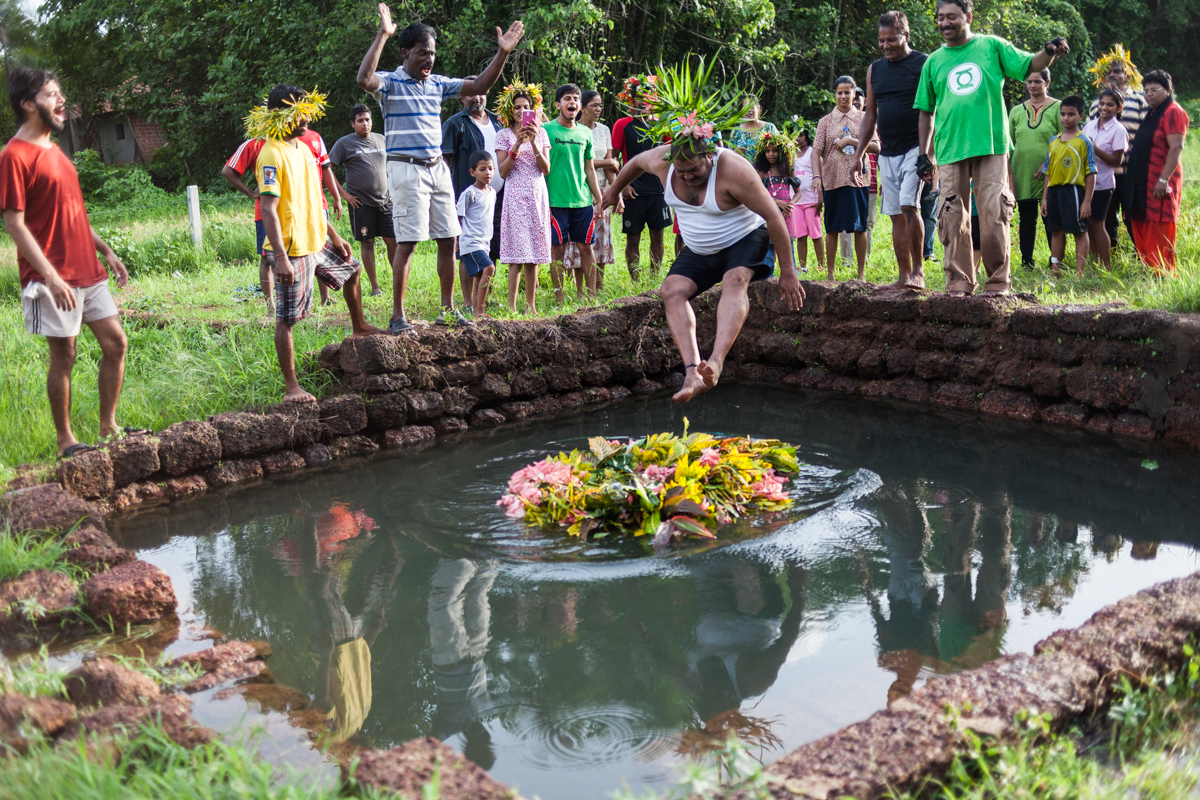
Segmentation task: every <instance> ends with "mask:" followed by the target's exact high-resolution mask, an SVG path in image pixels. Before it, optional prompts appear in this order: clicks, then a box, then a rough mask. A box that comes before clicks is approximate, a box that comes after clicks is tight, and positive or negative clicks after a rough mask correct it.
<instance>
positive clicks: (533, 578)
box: [116, 390, 1200, 797]
mask: <svg viewBox="0 0 1200 800" xmlns="http://www.w3.org/2000/svg"><path fill="white" fill-rule="evenodd" d="M713 397H714V401H713V402H711V403H710V404H709V405H708V406H705V407H704V408H701V409H698V410H692V409H689V412H690V414H691V416H692V429H693V430H698V429H707V430H717V431H722V430H723V431H737V432H747V433H751V434H752V435H761V436H768V435H769V436H778V437H780V438H785V439H789V440H791V441H796V442H799V443H801V444H802V445H803V446H804V450H803V455H804V457H805V458H806V460H807V461H808V462H809V466H808V467H807V468H806V470H805V472H804V474H802V475H801V476H800V477H799V478H798V480H797V481H796V482H795V486H796V489H795V491H796V492H798V495H799V498H800V500H801V501H802V502H801V503H800V504H799V505H798V508H797V510H796V512H795V513H793V514H790V515H784V516H781V517H777V518H775V519H772V520H766V521H760V522H759V524H756V525H752V526H747V527H746V528H745V529H744V530H740V531H739V535H741V536H742V537H743V538H742V539H741V540H740V541H739V542H738V543H736V544H735V545H733V546H725V547H718V548H715V549H711V550H707V551H696V552H691V553H689V554H685V555H680V554H675V555H674V556H667V557H662V556H650V557H638V558H634V559H631V558H629V556H631V555H638V554H640V553H641V552H642V551H641V550H640V549H639V545H638V544H636V543H635V544H633V545H617V546H609V545H606V546H605V547H595V548H592V549H591V550H588V551H578V552H575V553H574V554H573V555H571V554H569V553H567V552H566V551H565V550H562V549H559V550H555V547H560V546H559V545H557V543H555V544H550V545H548V544H545V543H546V539H547V537H546V536H544V535H543V534H538V533H534V532H528V531H525V530H524V529H522V528H520V527H519V526H516V525H515V524H513V523H511V522H510V521H507V520H505V519H504V518H503V516H502V515H501V514H500V513H499V511H498V510H497V509H495V508H494V505H493V504H494V502H495V498H496V497H497V496H498V495H499V492H500V491H501V487H502V486H503V485H504V482H505V481H506V480H507V478H508V476H509V475H510V474H511V472H512V471H513V470H514V469H516V468H517V467H519V466H521V465H522V464H524V463H526V462H527V461H529V460H531V459H533V458H536V457H539V456H540V455H542V454H543V453H544V452H545V451H546V449H547V448H548V447H550V448H554V449H556V447H554V445H551V444H548V443H552V442H562V441H569V440H571V439H572V438H574V437H579V436H584V435H589V434H594V433H595V432H596V431H598V430H599V431H603V432H605V433H608V434H609V435H616V434H622V433H627V432H629V431H636V430H665V429H678V428H680V427H681V424H680V422H679V420H677V419H673V418H672V414H674V411H673V410H672V409H666V408H660V407H656V406H653V405H645V406H642V405H630V406H626V407H624V408H623V409H621V408H618V409H615V410H608V411H604V412H594V413H590V414H588V415H582V416H580V417H576V418H568V419H563V420H556V421H554V422H549V423H542V424H541V425H540V426H533V427H527V428H524V429H517V430H510V431H505V432H502V433H501V435H498V436H495V437H484V436H471V437H469V438H468V439H466V440H463V441H461V442H460V443H458V444H453V443H450V444H444V445H440V446H438V447H435V448H433V449H431V450H429V451H427V452H425V453H421V454H419V455H415V456H411V457H409V458H406V459H396V460H387V459H381V460H377V461H375V462H373V463H372V466H370V467H369V468H367V469H362V470H358V471H351V472H336V471H335V472H327V473H323V474H320V475H316V476H308V477H304V478H302V479H299V480H296V481H293V482H290V483H284V484H276V485H273V486H269V487H263V488H259V489H251V490H247V491H244V492H240V493H236V494H232V495H228V496H226V497H213V498H208V499H205V500H202V501H200V502H197V503H193V504H190V505H180V506H177V507H174V508H169V509H164V510H160V511H158V512H154V513H151V514H147V515H144V516H143V517H139V518H134V519H132V520H129V521H127V522H124V523H122V524H120V525H119V526H118V530H117V531H116V533H117V535H118V536H119V537H120V538H121V539H122V541H123V542H124V543H126V545H127V546H140V547H144V548H147V550H146V551H145V552H144V553H143V555H144V556H145V557H148V558H150V559H151V560H154V559H156V558H168V557H170V555H169V554H170V553H171V552H173V551H172V550H171V548H169V547H168V548H163V549H162V550H161V551H159V550H155V548H156V547H158V546H159V545H161V544H163V543H166V542H170V541H177V539H176V537H200V538H198V539H196V540H195V541H196V544H195V547H194V548H193V549H192V550H191V551H190V552H191V556H190V558H191V561H189V562H188V563H187V564H182V565H176V571H177V572H178V571H179V570H182V571H184V572H186V573H187V574H188V575H189V576H190V577H191V581H192V586H191V591H192V596H193V597H194V603H195V608H196V610H197V611H198V612H199V613H200V614H201V615H202V616H203V617H204V618H205V619H206V620H207V621H208V622H209V623H210V624H212V625H214V626H215V627H217V628H219V629H220V630H222V631H223V632H224V633H225V634H226V635H228V636H230V637H237V638H246V639H266V640H269V641H271V642H272V643H273V644H274V645H275V654H274V655H273V656H272V658H271V661H270V664H271V669H272V672H273V673H274V675H275V676H276V678H277V679H278V680H279V681H281V682H283V683H286V684H289V685H291V686H295V687H298V688H300V689H302V690H304V691H306V692H310V693H311V695H312V699H313V702H314V703H315V704H316V705H318V706H320V707H321V708H323V709H326V713H327V715H328V717H329V734H328V736H329V739H330V740H332V741H342V740H345V741H347V742H350V743H360V744H368V745H371V746H375V747H388V746H392V745H395V744H399V743H401V742H403V741H407V740H408V739H411V738H414V737H416V736H424V735H434V736H438V737H440V738H443V739H449V740H451V741H453V742H455V743H456V744H457V746H458V747H459V748H460V749H463V750H464V751H465V752H466V754H467V755H468V756H469V757H470V758H471V759H473V760H474V761H476V762H477V763H479V764H481V765H482V766H484V767H485V768H489V769H494V770H495V771H496V774H497V775H498V776H499V777H500V778H501V779H502V780H507V781H510V782H516V783H518V784H519V785H520V788H521V790H522V792H523V793H525V794H532V793H541V794H543V795H544V796H555V797H571V796H575V797H592V796H596V797H599V796H603V795H605V794H606V793H607V792H608V791H610V790H611V789H613V788H616V783H615V777H614V776H615V775H618V774H619V775H622V776H624V777H631V776H633V775H635V774H641V775H643V776H644V775H647V774H649V773H647V772H646V770H645V769H644V768H643V766H639V765H646V764H647V763H659V762H661V761H662V760H664V759H669V758H671V757H672V754H688V753H696V752H699V751H702V750H704V749H706V748H708V747H711V746H712V745H713V744H714V743H715V742H717V741H718V740H719V739H720V738H721V737H722V736H724V735H725V734H726V733H727V732H728V731H731V730H733V731H737V732H738V733H739V735H741V736H743V737H744V738H748V739H750V740H751V741H753V742H755V743H757V744H758V745H759V746H760V747H761V748H762V750H763V756H764V758H774V757H777V756H778V755H779V754H780V753H781V752H782V750H783V749H784V748H785V747H791V746H795V745H796V744H798V743H799V742H798V741H797V740H796V739H797V737H799V736H805V737H807V738H811V737H812V735H814V734H815V735H819V734H820V733H823V732H827V731H828V730H831V729H833V728H836V727H838V726H840V725H842V724H845V723H848V722H850V721H853V719H855V718H857V717H859V716H861V715H862V709H863V708H866V709H868V710H869V709H870V708H877V707H881V706H883V705H884V704H885V703H887V702H891V701H892V700H894V699H895V698H897V697H899V696H902V695H903V694H905V693H907V692H909V691H911V690H912V688H913V687H914V686H915V685H917V684H918V683H919V682H920V681H921V680H922V678H924V677H927V676H929V675H930V674H934V673H945V672H949V671H952V670H955V669H960V668H963V667H966V666H971V665H975V664H978V663H982V662H983V661H986V660H988V659H991V658H994V657H996V656H997V655H999V654H1000V653H1002V652H1004V651H1005V648H1006V637H1008V636H1009V635H1010V631H1011V630H1012V628H1013V626H1014V625H1023V624H1025V623H1026V621H1032V624H1035V626H1036V627H1037V630H1041V631H1042V634H1041V635H1045V634H1046V633H1049V632H1050V631H1052V630H1054V629H1055V628H1057V627H1061V623H1060V617H1061V615H1062V614H1064V613H1065V611H1066V610H1068V609H1070V608H1072V607H1073V606H1072V603H1073V602H1074V598H1075V597H1076V595H1077V593H1078V592H1079V591H1080V588H1081V587H1082V586H1084V585H1085V584H1086V582H1087V580H1088V578H1089V573H1090V572H1091V571H1093V570H1096V569H1098V568H1099V567H1100V566H1101V565H1105V564H1108V563H1109V561H1110V560H1111V561H1112V563H1114V564H1115V565H1117V566H1118V567H1121V568H1122V569H1124V568H1127V566H1128V565H1133V564H1134V563H1135V561H1137V563H1148V562H1147V560H1149V559H1154V558H1155V556H1156V554H1160V552H1161V553H1166V554H1168V555H1165V556H1162V557H1161V558H1160V561H1161V560H1166V559H1167V558H1168V557H1169V558H1171V559H1175V560H1178V553H1179V551H1178V549H1174V550H1173V549H1171V548H1170V547H1166V548H1165V549H1163V550H1161V551H1160V544H1159V541H1157V540H1156V539H1155V538H1154V537H1155V535H1166V536H1170V537H1172V538H1175V539H1181V538H1187V536H1188V535H1190V534H1185V533H1184V532H1185V531H1190V525H1191V522H1190V520H1191V519H1194V518H1195V512H1196V511H1197V510H1200V509H1196V508H1193V506H1194V505H1195V504H1196V503H1197V500H1196V498H1197V496H1200V492H1198V493H1192V494H1191V495H1187V494H1186V493H1182V494H1181V493H1179V492H1172V491H1169V490H1166V489H1163V488H1161V487H1157V486H1156V485H1155V484H1149V483H1145V482H1144V476H1142V475H1140V474H1138V473H1136V472H1134V473H1130V472H1129V471H1128V469H1127V468H1126V467H1125V466H1124V465H1123V464H1124V462H1122V461H1121V457H1122V456H1121V452H1120V451H1119V450H1116V449H1114V448H1113V447H1112V446H1111V445H1110V444H1108V443H1102V444H1100V445H1093V444H1087V443H1085V444H1080V443H1079V442H1072V443H1071V444H1070V447H1071V448H1074V452H1073V455H1072V456H1071V458H1070V459H1067V462H1066V463H1064V461H1063V459H1064V458H1065V457H1064V456H1063V455H1062V453H1061V449H1062V447H1063V444H1062V442H1061V441H1059V440H1054V439H1051V438H1050V437H1046V436H1044V435H1038V436H1032V438H1026V439H1021V438H1020V437H1019V436H1008V437H1007V438H1005V439H1004V440H1000V439H997V438H996V437H994V436H989V435H987V431H981V430H978V429H973V428H971V427H970V426H969V425H965V424H964V425H963V426H961V427H960V429H958V430H957V431H955V433H954V435H953V436H949V435H947V434H945V432H944V431H943V430H942V428H943V427H944V426H943V421H940V420H939V421H937V424H933V423H928V422H926V421H923V420H922V418H920V417H917V416H914V415H912V414H911V413H908V412H904V413H901V412H894V413H893V412H889V411H886V410H882V411H881V410H880V409H878V407H871V408H867V409H864V408H863V407H861V406H856V405H854V404H845V403H842V404H837V403H833V404H815V405H812V406H804V414H803V415H802V416H800V417H797V416H796V414H795V413H794V412H793V413H785V412H784V411H783V410H781V408H782V406H781V405H779V404H772V403H770V402H767V401H773V400H780V399H781V398H784V399H787V400H788V401H789V402H792V403H794V402H795V400H794V398H793V397H791V396H790V395H780V396H776V395H772V394H771V393H768V392H762V391H760V390H755V391H754V393H753V394H748V393H746V392H744V391H743V392H726V393H725V394H723V395H722V394H714V395H713ZM781 402H782V401H781ZM742 403H746V405H747V407H748V408H751V409H752V411H749V412H747V413H745V414H743V413H742V412H741V411H740V410H739V409H740V406H741V404H742ZM755 404H757V405H755ZM897 431H902V432H903V434H904V435H898V434H897ZM1013 440H1016V443H1017V444H1019V445H1020V447H1019V448H1018V449H1017V450H1013V449H1012V447H1011V445H1012V443H1013ZM1080 451H1083V453H1084V454H1085V455H1086V456H1087V457H1081V456H1080ZM984 456H986V457H984ZM1138 458H1140V454H1138ZM1014 459H1015V460H1014ZM1159 462H1160V466H1161V469H1160V470H1159V471H1158V473H1156V474H1157V475H1159V476H1175V477H1178V476H1181V475H1190V476H1193V477H1192V478H1189V479H1190V480H1193V481H1194V474H1195V472H1194V471H1189V470H1193V468H1194V461H1186V460H1173V459H1172V458H1171V457H1167V456H1160V457H1159ZM1031 465H1032V466H1031ZM1131 487H1132V488H1136V489H1138V490H1139V491H1142V492H1144V493H1145V494H1144V496H1145V497H1146V500H1144V501H1143V502H1142V504H1141V506H1140V507H1139V509H1138V510H1137V511H1136V512H1132V511H1131V510H1130V509H1129V508H1128V502H1127V498H1128V497H1129V496H1130V495H1129V494H1128V490H1130V488H1131ZM1118 489H1121V490H1124V491H1126V495H1125V498H1126V500H1123V501H1121V502H1117V501H1115V500H1114V498H1116V497H1117V495H1118ZM1168 498H1169V499H1168ZM1189 515H1190V516H1189ZM1129 541H1132V545H1130V544H1128V542H1129ZM605 548H607V549H605ZM1126 553H1128V555H1130V556H1132V558H1125V557H1124V554H1126ZM506 554H508V555H506ZM568 556H569V557H568ZM1190 567H1191V565H1190V564H1181V565H1180V566H1179V571H1180V573H1181V574H1182V573H1183V572H1187V571H1190ZM1134 588H1136V587H1134ZM1114 599H1116V596H1111V597H1108V598H1106V600H1107V601H1111V600H1114ZM1092 610H1094V608H1093V609H1092ZM1089 613H1090V612H1089ZM862 627H866V629H867V630H868V631H870V630H873V632H874V641H873V642H870V641H862V642H859V641H855V642H851V643H850V644H848V645H845V646H841V645H839V646H837V647H835V646H834V644H832V643H836V642H837V641H838V639H839V631H841V630H845V631H852V630H859V629H861V628H862ZM847 635H848V634H847ZM865 636H866V637H868V638H869V633H868V634H866V635H865ZM843 638H844V637H843ZM822 642H825V644H822ZM831 659H837V660H836V662H831ZM831 664H832V666H831ZM822 669H823V670H825V672H824V673H821V672H820V670H822ZM831 670H832V671H836V672H838V673H840V675H841V676H842V678H843V682H844V683H845V684H846V685H849V686H852V687H862V688H861V689H860V690H857V691H856V690H854V689H852V690H851V693H852V694H855V696H853V697H844V698H836V697H835V698H830V699H828V700H823V701H814V700H813V699H812V698H813V697H814V694H816V695H819V694H820V687H814V686H812V685H811V683H812V680H813V678H812V677H811V676H812V675H815V674H828V673H829V672H830V671H831ZM889 673H890V675H889ZM881 678H882V680H881ZM889 681H890V686H889V685H888V682H889ZM842 707H844V708H845V709H846V710H845V711H842V710H841V709H842ZM822 715H823V716H822ZM606 766H608V767H611V771H610V772H607V773H606V772H603V769H604V768H605V767H606ZM580 770H592V771H593V772H592V773H589V774H594V775H596V776H598V777H597V778H596V780H594V781H591V780H580V779H578V778H575V779H572V778H571V777H570V776H571V775H578V774H580V772H579V771H580ZM639 770H641V772H639ZM548 776H550V777H548ZM553 776H563V777H562V779H561V780H558V781H557V782H555V781H554V780H552V779H551V778H552V777H553Z"/></svg>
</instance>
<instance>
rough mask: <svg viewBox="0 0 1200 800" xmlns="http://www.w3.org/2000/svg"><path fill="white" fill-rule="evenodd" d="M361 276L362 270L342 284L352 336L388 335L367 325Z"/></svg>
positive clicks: (380, 329)
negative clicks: (359, 277)
mask: <svg viewBox="0 0 1200 800" xmlns="http://www.w3.org/2000/svg"><path fill="white" fill-rule="evenodd" d="M360 274H361V270H360V271H359V272H356V273H355V274H354V277H353V278H351V279H350V280H348V281H346V282H345V283H344V284H342V297H343V298H344V299H345V301H346V309H347V310H348V311H349V312H350V335H351V336H370V335H371V334H373V333H387V331H385V330H383V329H382V328H376V327H375V326H374V325H368V324H367V318H366V314H364V313H363V304H362V283H361V282H360V281H359V279H358V276H359V275H360ZM289 335H290V334H289Z"/></svg>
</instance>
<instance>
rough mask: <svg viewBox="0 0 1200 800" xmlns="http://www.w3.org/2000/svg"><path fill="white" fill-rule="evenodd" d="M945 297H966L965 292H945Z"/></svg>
mask: <svg viewBox="0 0 1200 800" xmlns="http://www.w3.org/2000/svg"><path fill="white" fill-rule="evenodd" d="M946 296H947V297H966V296H967V293H966V292H946Z"/></svg>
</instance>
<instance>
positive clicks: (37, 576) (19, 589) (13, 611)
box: [0, 569, 79, 634]
mask: <svg viewBox="0 0 1200 800" xmlns="http://www.w3.org/2000/svg"><path fill="white" fill-rule="evenodd" d="M78 597H79V589H78V587H77V586H76V585H75V582H74V581H73V580H71V579H70V578H68V577H67V576H66V575H64V574H63V573H61V572H52V571H50V570H46V569H35V570H32V571H30V572H26V573H24V574H23V575H18V576H17V577H16V578H13V579H12V580H7V581H0V634H13V633H17V632H20V631H25V630H29V629H31V628H33V627H35V626H37V625H39V624H44V623H50V622H55V621H57V620H60V619H62V618H64V617H65V616H66V615H67V614H70V613H71V612H72V611H73V609H74V608H75V604H76V602H77V600H78Z"/></svg>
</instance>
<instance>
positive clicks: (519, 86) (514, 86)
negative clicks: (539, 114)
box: [495, 78, 542, 125]
mask: <svg viewBox="0 0 1200 800" xmlns="http://www.w3.org/2000/svg"><path fill="white" fill-rule="evenodd" d="M523 94H527V95H529V96H530V97H531V98H533V107H534V108H541V107H542V85H541V84H540V83H524V82H522V81H521V79H520V78H513V81H512V83H510V84H508V85H507V86H505V87H504V90H503V91H502V92H500V96H499V97H498V98H496V108H495V111H496V116H498V117H499V118H500V121H501V122H503V123H504V124H505V125H512V124H513V103H514V102H516V99H517V97H518V96H519V95H523Z"/></svg>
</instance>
